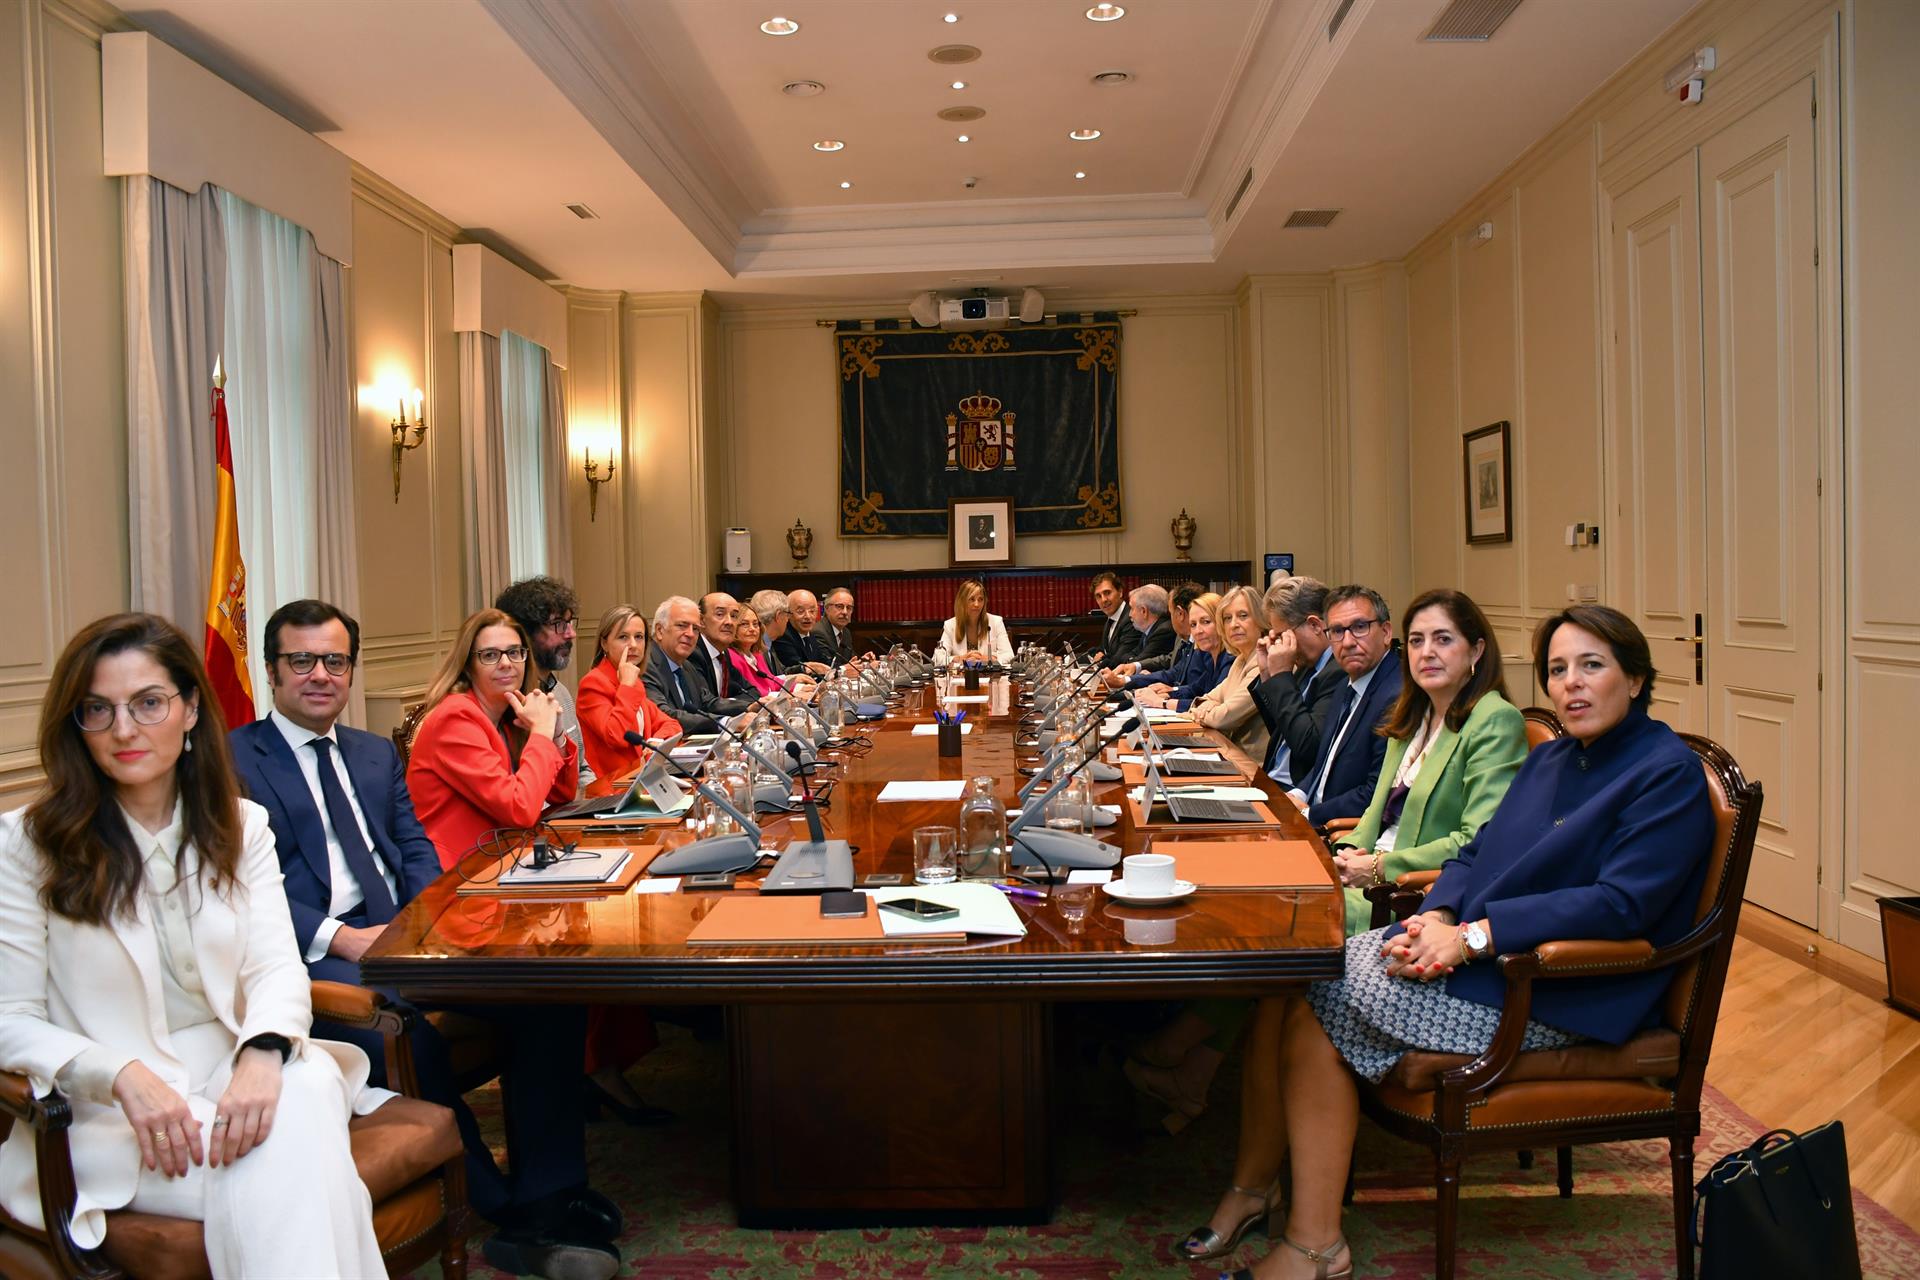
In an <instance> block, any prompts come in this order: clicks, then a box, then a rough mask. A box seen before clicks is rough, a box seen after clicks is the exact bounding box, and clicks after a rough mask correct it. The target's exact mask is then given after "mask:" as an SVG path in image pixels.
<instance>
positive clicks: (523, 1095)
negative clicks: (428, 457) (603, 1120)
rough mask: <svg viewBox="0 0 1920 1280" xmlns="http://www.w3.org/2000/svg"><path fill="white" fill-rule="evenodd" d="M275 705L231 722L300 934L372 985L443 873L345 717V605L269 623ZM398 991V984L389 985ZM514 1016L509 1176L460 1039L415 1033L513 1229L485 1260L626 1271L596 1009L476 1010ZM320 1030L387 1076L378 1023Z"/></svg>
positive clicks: (484, 1199)
mask: <svg viewBox="0 0 1920 1280" xmlns="http://www.w3.org/2000/svg"><path fill="white" fill-rule="evenodd" d="M264 640H265V654H264V656H265V659H266V666H267V675H268V679H269V680H270V681H271V682H272V686H273V710H272V711H270V712H269V713H268V714H267V717H266V718H265V719H263V720H257V721H255V722H254V723H252V724H248V725H242V726H241V727H240V728H238V729H236V730H234V732H233V735H232V737H233V752H234V764H235V766H236V768H237V769H238V771H239V774H240V778H241V781H242V782H243V783H244V784H245V786H246V789H247V793H248V795H249V797H250V798H251V799H253V800H254V801H255V802H256V803H258V804H260V805H261V806H263V807H264V808H265V809H266V811H267V816H268V819H269V822H270V824H271V826H272V829H273V837H274V843H275V846H276V849H277V852H278V853H279V856H280V866H281V871H282V873H283V875H284V876H285V884H286V894H287V906H288V909H289V911H290V913H291V914H292V916H293V927H294V939H295V942H296V943H297V945H298V946H299V947H300V948H301V950H302V953H303V958H304V959H305V960H306V962H307V969H308V972H309V973H311V974H312V975H313V976H314V977H315V978H324V979H327V980H329V981H333V982H346V983H352V984H355V985H358V984H359V982H360V957H361V956H362V955H364V954H365V953H366V951H367V948H368V947H370V946H372V945H373V942H374V940H375V939H377V938H378V937H379V936H380V934H381V932H382V931H383V930H384V928H385V927H386V925H387V923H388V922H389V921H390V920H392V919H393V917H394V915H395V913H396V912H397V911H398V910H399V909H400V908H401V907H403V906H405V905H406V904H407V903H408V902H409V901H411V900H412V899H413V897H414V896H415V895H416V894H418V893H419V892H420V891H421V890H422V889H424V888H426V886H427V885H429V884H431V883H432V882H433V881H434V880H436V879H438V878H439V875H440V859H439V856H438V855H437V854H436V853H435V852H434V848H433V842H432V841H431V840H429V839H428V838H427V834H426V832H425V831H423V830H422V829H421V826H420V821H419V819H418V818H417V817H415V816H414V812H413V802H412V800H411V799H410V798H409V797H408V795H407V783H406V773H405V770H404V768H403V766H402V765H401V762H400V753H399V752H398V751H396V750H395V749H394V746H393V743H391V742H390V741H388V740H387V739H386V738H383V737H381V736H379V735H378V734H373V733H365V732H362V731H361V730H358V729H349V728H346V727H345V726H342V725H339V724H336V723H335V722H336V721H337V720H338V718H339V716H340V713H341V712H342V711H344V710H345V709H346V705H347V696H348V694H349V692H350V691H351V690H352V687H353V668H354V665H355V663H356V662H358V660H359V656H360V626H359V624H358V623H357V622H355V621H354V620H353V619H352V618H351V617H349V616H348V615H347V614H345V613H344V612H342V611H341V610H340V609H338V608H336V607H334V606H333V605H330V604H327V603H325V602H324V601H320V600H296V601H294V602H293V603H292V604H287V605H283V606H281V607H280V608H279V609H278V610H277V611H275V613H274V615H273V616H272V617H271V618H269V619H267V625H266V630H265V633H264ZM384 994H386V995H387V996H388V998H389V999H392V1000H395V1001H398V1000H399V997H398V996H397V995H396V994H395V993H392V992H387V993H384ZM461 1012H462V1013H465V1014H468V1015H469V1016H474V1017H480V1018H484V1019H486V1020H488V1021H493V1022H497V1023H500V1024H501V1025H502V1027H503V1030H504V1031H505V1032H506V1034H505V1036H504V1039H505V1040H506V1042H507V1052H508V1055H509V1057H508V1061H507V1064H506V1066H505V1068H504V1070H503V1071H502V1073H501V1093H502V1099H503V1102H504V1104H505V1105H504V1110H505V1112H506V1117H507V1129H508V1132H507V1151H508V1160H509V1162H510V1166H511V1170H512V1172H511V1176H506V1175H503V1174H502V1173H501V1172H500V1169H499V1167H498V1166H497V1165H495V1164H494V1161H493V1156H492V1154H491V1153H490V1152H489V1151H488V1148H487V1144H486V1142H485V1141H484V1140H483V1139H482V1138H481V1136H480V1132H479V1128H478V1126H477V1125H476V1124H475V1123H474V1119H473V1113H472V1112H471V1111H469V1110H468V1109H467V1106H466V1104H465V1102H464V1101H463V1100H462V1099H461V1097H460V1091H459V1087H458V1085H457V1083H456V1081H455V1077H454V1072H453V1068H452V1064H451V1062H450V1060H449V1056H448V1052H447V1045H446V1042H445V1040H444V1039H442V1037H441V1036H440V1033H439V1032H438V1031H437V1030H435V1028H434V1027H433V1026H432V1024H431V1023H429V1022H428V1021H427V1020H426V1019H425V1018H419V1019H416V1020H415V1022H414V1029H413V1032H412V1044H413V1051H414V1058H415V1066H416V1068H417V1074H418V1077H419V1082H420V1088H421V1092H422V1093H424V1094H425V1095H426V1096H427V1097H428V1098H429V1099H431V1100H432V1101H434V1102H438V1103H440V1104H441V1105H442V1106H446V1107H449V1108H451V1109H452V1110H453V1112H454V1115H455V1118H456V1120H457V1121H458V1123H459V1126H460V1133H461V1137H462V1138H463V1140H464V1141H465V1144H466V1148H467V1162H466V1163H467V1191H468V1199H469V1201H470V1202H471V1203H472V1205H473V1207H474V1208H475V1209H477V1210H478V1211H479V1212H480V1213H481V1214H483V1215H484V1216H486V1217H488V1218H489V1219H491V1220H493V1221H494V1222H495V1223H497V1224H498V1225H499V1226H500V1231H499V1232H498V1233H497V1234H496V1235H495V1236H493V1237H492V1238H490V1239H489V1240H488V1241H487V1242H486V1245H485V1250H486V1256H487V1260H488V1261H489V1262H490V1263H492V1264H493V1265H494V1266H497V1267H500V1268H501V1269H503V1270H508V1271H511V1272H512V1273H513V1274H516V1275H525V1274H528V1273H532V1274H536V1275H546V1276H556V1277H557V1276H590V1277H601V1278H604V1277H607V1276H611V1275H613V1274H614V1273H615V1272H616V1271H617V1270H618V1269H619V1266H620V1254H619V1251H618V1250H617V1249H616V1248H614V1246H613V1244H612V1241H613V1240H614V1239H615V1238H616V1237H617V1236H618V1235H619V1232H620V1215H619V1212H618V1210H616V1209H615V1208H614V1206H613V1205H612V1203H611V1202H610V1201H608V1200H607V1199H606V1198H605V1197H604V1196H601V1195H599V1194H598V1193H596V1192H593V1191H591V1190H589V1189H588V1188H587V1186H586V1177H587V1165H586V1116H585V1113H584V1110H583V1102H582V1094H581V1089H580V1082H581V1079H582V1077H583V1074H584V1069H585V1068H584V1062H583V1057H584V1052H585V1039H586V1013H585V1011H584V1010H582V1009H580V1008H578V1007H573V1006H561V1005H542V1004H525V1005H502V1006H484V1007H468V1006H462V1008H461ZM313 1033H314V1034H315V1035H317V1036H321V1037H324V1038H327V1039H332V1040H346V1041H350V1042H352V1043H354V1044H357V1045H359V1046H360V1048H362V1049H363V1050H365V1051H366V1053H367V1056H368V1057H369V1058H370V1059H371V1060H372V1062H373V1075H374V1078H375V1079H376V1080H384V1079H385V1078H386V1062H385V1046H384V1044H383V1043H382V1041H381V1038H380V1036H379V1035H378V1033H375V1032H372V1031H369V1030H365V1029H362V1028H357V1027H346V1026H341V1025H339V1024H336V1023H329V1022H325V1021H317V1022H316V1023H315V1024H314V1028H313Z"/></svg>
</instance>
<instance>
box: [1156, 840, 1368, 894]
mask: <svg viewBox="0 0 1920 1280" xmlns="http://www.w3.org/2000/svg"><path fill="white" fill-rule="evenodd" d="M1153 852H1155V853H1164V854H1166V855H1167V856H1168V857H1170V858H1172V859H1173V874H1174V875H1175V876H1177V877H1179V878H1180V879H1182V880H1191V881H1192V882H1193V883H1194V884H1196V885H1198V886H1199V887H1200V888H1202V889H1224V890H1269V891H1272V890H1281V889H1332V888H1333V887H1334V883H1333V876H1332V874H1331V873H1329V872H1328V871H1327V868H1326V864H1325V863H1323V862H1322V861H1321V860H1320V854H1319V851H1318V850H1316V849H1315V848H1314V846H1313V845H1312V844H1311V843H1309V842H1308V841H1305V840H1156V841H1154V842H1153Z"/></svg>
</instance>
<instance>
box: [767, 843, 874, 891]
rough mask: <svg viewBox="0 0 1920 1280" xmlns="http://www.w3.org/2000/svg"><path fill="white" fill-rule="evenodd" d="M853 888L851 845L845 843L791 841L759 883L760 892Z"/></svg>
mask: <svg viewBox="0 0 1920 1280" xmlns="http://www.w3.org/2000/svg"><path fill="white" fill-rule="evenodd" d="M851 888H853V846H852V845H850V844H848V843H847V842H846V841H845V840H795V841H794V842H793V843H792V844H790V845H788V846H787V847H786V848H785V849H783V850H782V851H781V853H780V857H779V859H778V860H777V861H776V862H775V863H774V864H773V870H771V871H769V872H768V873H767V878H766V879H765V880H764V881H762V882H761V885H760V892H762V893H827V892H830V891H834V890H839V889H851Z"/></svg>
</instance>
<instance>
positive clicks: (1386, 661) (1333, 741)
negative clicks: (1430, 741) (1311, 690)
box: [1287, 586, 1400, 827]
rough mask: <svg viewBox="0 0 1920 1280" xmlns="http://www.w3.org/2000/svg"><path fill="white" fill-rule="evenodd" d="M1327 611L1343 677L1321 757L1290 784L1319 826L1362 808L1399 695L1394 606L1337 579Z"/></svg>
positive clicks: (1382, 754) (1376, 772) (1369, 793)
mask: <svg viewBox="0 0 1920 1280" xmlns="http://www.w3.org/2000/svg"><path fill="white" fill-rule="evenodd" d="M1326 616H1327V639H1328V641H1329V642H1330V644H1331V646H1332V649H1333V660H1334V662H1336V663H1338V664H1339V666H1340V669H1341V670H1342V671H1343V672H1345V673H1346V677H1347V679H1346V683H1345V684H1344V685H1342V686H1341V687H1340V689H1339V691H1338V693H1337V694H1336V695H1335V696H1334V699H1333V709H1332V711H1331V712H1330V713H1329V714H1328V717H1327V722H1326V727H1325V729H1324V730H1323V735H1322V736H1323V738H1324V742H1323V744H1322V746H1321V748H1320V758H1319V759H1318V760H1316V761H1315V762H1314V766H1313V769H1312V771H1311V772H1309V773H1308V774H1307V776H1306V777H1305V778H1303V779H1301V780H1300V781H1299V782H1298V783H1296V784H1295V785H1294V787H1293V788H1292V789H1291V790H1290V791H1288V792H1287V795H1288V796H1289V797H1291V798H1292V800H1293V802H1294V803H1295V804H1297V805H1299V806H1300V807H1301V808H1302V809H1304V810H1305V811H1306V814H1307V820H1308V821H1309V822H1311V823H1313V825H1314V826H1316V827H1324V826H1325V825H1326V824H1327V823H1329V822H1331V821H1332V820H1333V819H1335V818H1357V817H1359V816H1360V815H1361V814H1363V813H1365V812H1366V811H1367V805H1368V804H1370V803H1371V802H1372V801H1373V784H1374V781H1375V780H1376V779H1377V778H1379V776H1380V763H1381V761H1383V760H1384V759H1386V755H1387V740H1386V739H1385V738H1383V737H1381V736H1380V735H1379V734H1377V733H1375V732H1374V728H1375V727H1376V726H1377V725H1379V723H1380V721H1381V719H1382V718H1383V717H1384V716H1385V715H1386V714H1387V711H1388V709H1389V708H1391V707H1392V706H1393V700H1394V699H1395V698H1397V697H1399V696H1400V658H1399V654H1398V653H1396V652H1395V648H1394V643H1393V620H1392V614H1390V613H1389V612H1388V610H1387V602H1386V600H1385V599H1383V598H1382V597H1381V595H1380V593H1379V592H1378V591H1375V590H1374V589H1373V588H1372V587H1361V586H1344V587H1335V588H1334V589H1333V590H1331V591H1329V592H1328V593H1327V615H1326Z"/></svg>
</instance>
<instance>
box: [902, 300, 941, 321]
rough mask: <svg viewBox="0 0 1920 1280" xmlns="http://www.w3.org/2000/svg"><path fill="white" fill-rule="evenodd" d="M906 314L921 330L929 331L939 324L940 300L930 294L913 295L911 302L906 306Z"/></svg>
mask: <svg viewBox="0 0 1920 1280" xmlns="http://www.w3.org/2000/svg"><path fill="white" fill-rule="evenodd" d="M907 314H908V315H910V316H912V317H913V322H914V323H915V324H917V325H919V326H920V327H921V328H923V329H931V328H933V327H934V326H936V325H938V324H939V323H940V299H938V298H936V297H934V296H933V294H932V292H931V291H929V292H927V293H920V294H915V295H914V298H913V301H912V302H909V303H908V304H907Z"/></svg>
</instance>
